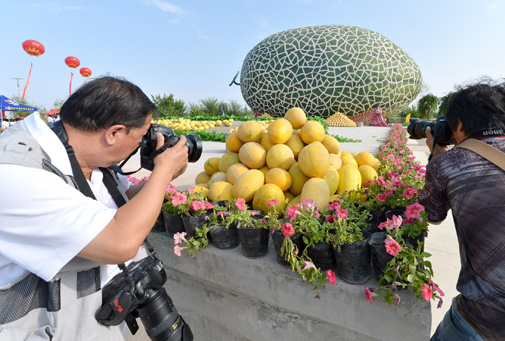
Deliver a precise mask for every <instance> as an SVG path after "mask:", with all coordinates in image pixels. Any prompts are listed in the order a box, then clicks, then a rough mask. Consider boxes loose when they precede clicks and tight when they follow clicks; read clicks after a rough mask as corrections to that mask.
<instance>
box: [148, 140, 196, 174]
mask: <svg viewBox="0 0 505 341" xmlns="http://www.w3.org/2000/svg"><path fill="white" fill-rule="evenodd" d="M156 140H157V145H156V149H159V148H161V147H162V146H163V145H164V144H165V137H164V136H163V134H161V133H156ZM154 163H155V165H156V166H155V169H157V168H163V169H165V171H169V172H170V173H171V174H173V178H172V180H173V179H175V178H177V177H178V176H179V175H181V174H182V173H184V172H185V171H186V168H187V167H188V147H187V146H186V137H185V136H183V135H181V136H180V139H179V141H178V142H177V144H176V145H175V146H173V147H172V148H168V149H167V150H165V151H164V152H163V153H161V154H159V155H158V156H156V157H155V158H154Z"/></svg>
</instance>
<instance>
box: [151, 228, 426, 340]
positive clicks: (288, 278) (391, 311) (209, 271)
mask: <svg viewBox="0 0 505 341" xmlns="http://www.w3.org/2000/svg"><path fill="white" fill-rule="evenodd" d="M150 242H151V243H152V245H153V246H154V248H155V249H156V251H157V253H158V256H159V257H160V259H161V260H162V261H163V263H164V264H165V269H166V271H167V275H168V280H167V283H166V284H165V288H166V290H167V292H168V294H169V295H170V296H171V298H172V299H173V301H174V304H175V306H176V307H177V309H178V311H179V313H180V314H181V315H182V316H183V317H184V319H185V320H186V321H187V322H188V324H189V325H190V326H191V329H192V330H193V333H194V335H195V340H326V339H331V340H386V339H389V340H406V339H408V340H428V339H429V337H430V327H431V311H430V304H428V303H426V302H425V301H424V300H423V299H416V298H415V296H414V294H413V293H412V291H410V290H408V291H401V292H400V296H401V299H402V300H401V303H400V305H399V307H394V306H392V307H389V305H387V304H386V303H384V301H383V300H382V299H381V298H376V300H375V302H374V304H373V305H371V304H370V302H369V301H368V300H367V299H366V297H365V294H364V292H365V290H364V287H365V285H366V286H368V287H375V286H377V282H376V280H374V279H371V280H369V281H368V282H367V283H365V284H363V285H351V284H347V283H345V282H343V281H342V280H340V279H339V278H338V277H337V284H336V285H335V286H333V285H331V284H330V283H329V282H326V283H325V284H323V285H322V287H321V288H320V294H321V298H320V299H315V298H314V297H315V296H316V292H315V291H313V290H312V287H311V286H309V285H307V284H305V283H303V281H302V280H301V279H300V278H298V275H297V274H295V273H293V272H292V271H291V268H290V267H287V266H282V265H280V264H279V263H278V262H277V260H276V254H275V250H274V246H273V243H270V249H269V253H268V254H267V256H266V257H263V258H260V259H248V258H246V257H244V256H243V255H242V254H241V252H240V248H235V249H232V250H219V249H217V248H215V247H213V246H212V245H211V246H209V247H208V248H207V249H204V250H202V251H199V252H197V254H196V257H195V258H191V257H189V256H187V254H184V253H183V255H182V257H177V256H176V255H175V254H174V253H173V239H171V238H169V237H167V236H166V235H165V234H163V233H151V235H150ZM372 277H373V276H372Z"/></svg>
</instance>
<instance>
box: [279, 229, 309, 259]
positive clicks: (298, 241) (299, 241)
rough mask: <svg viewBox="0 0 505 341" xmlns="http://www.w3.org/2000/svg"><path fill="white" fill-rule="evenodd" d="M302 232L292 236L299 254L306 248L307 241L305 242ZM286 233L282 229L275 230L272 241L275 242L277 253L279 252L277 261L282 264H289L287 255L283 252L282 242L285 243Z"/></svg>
mask: <svg viewBox="0 0 505 341" xmlns="http://www.w3.org/2000/svg"><path fill="white" fill-rule="evenodd" d="M302 237H303V236H302V234H301V233H295V234H294V235H292V236H291V237H290V239H291V240H292V241H293V244H295V245H296V247H297V248H298V254H299V255H300V254H302V252H303V250H305V246H306V245H305V243H304V242H303V238H302ZM284 239H285V237H284V234H283V233H282V232H281V231H275V232H274V233H273V234H272V241H273V242H274V248H275V253H276V254H277V261H278V262H279V263H280V264H282V265H289V262H288V260H287V259H286V256H285V255H282V254H281V249H282V243H284Z"/></svg>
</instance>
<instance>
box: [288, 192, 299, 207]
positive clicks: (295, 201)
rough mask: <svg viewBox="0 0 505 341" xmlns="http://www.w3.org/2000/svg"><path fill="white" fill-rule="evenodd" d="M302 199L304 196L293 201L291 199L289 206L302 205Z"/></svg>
mask: <svg viewBox="0 0 505 341" xmlns="http://www.w3.org/2000/svg"><path fill="white" fill-rule="evenodd" d="M301 197H302V196H301V195H300V194H299V195H297V196H296V197H294V198H293V199H291V200H290V201H289V204H288V206H296V205H298V204H299V203H300V198H301Z"/></svg>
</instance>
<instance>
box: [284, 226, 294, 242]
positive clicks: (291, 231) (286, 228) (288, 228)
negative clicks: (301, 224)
mask: <svg viewBox="0 0 505 341" xmlns="http://www.w3.org/2000/svg"><path fill="white" fill-rule="evenodd" d="M281 231H282V233H283V234H284V238H286V239H288V238H289V237H291V236H292V235H293V234H295V229H294V228H293V225H292V224H291V223H284V224H282V228H281Z"/></svg>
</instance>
